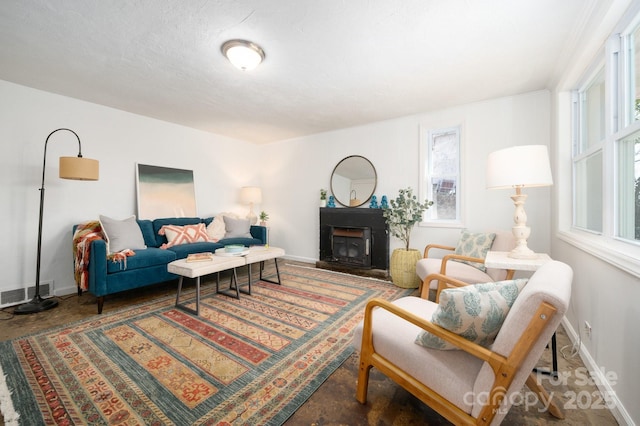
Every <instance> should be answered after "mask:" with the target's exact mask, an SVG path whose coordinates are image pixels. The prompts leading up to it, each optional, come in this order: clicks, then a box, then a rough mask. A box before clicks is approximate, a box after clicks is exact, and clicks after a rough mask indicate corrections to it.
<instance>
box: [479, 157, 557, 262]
mask: <svg viewBox="0 0 640 426" xmlns="http://www.w3.org/2000/svg"><path fill="white" fill-rule="evenodd" d="M486 184H487V188H488V189H505V188H515V190H516V193H515V194H514V195H512V196H511V199H512V200H513V204H514V205H515V213H514V215H513V221H514V223H515V225H514V226H513V228H511V230H512V232H513V236H514V237H515V239H516V247H515V248H514V249H513V250H512V251H511V252H509V257H512V258H515V259H535V258H536V257H538V255H537V254H536V253H534V252H533V250H531V249H530V248H529V247H527V238H529V235H530V234H531V228H529V227H528V226H527V214H526V213H525V211H524V203H525V201H526V200H527V195H526V194H523V193H522V189H523V188H525V187H527V188H530V187H536V186H550V185H552V184H553V179H552V177H551V165H550V164H549V152H548V151H547V147H546V146H545V145H521V146H514V147H511V148H506V149H501V150H499V151H495V152H492V153H491V154H489V158H488V160H487V181H486Z"/></svg>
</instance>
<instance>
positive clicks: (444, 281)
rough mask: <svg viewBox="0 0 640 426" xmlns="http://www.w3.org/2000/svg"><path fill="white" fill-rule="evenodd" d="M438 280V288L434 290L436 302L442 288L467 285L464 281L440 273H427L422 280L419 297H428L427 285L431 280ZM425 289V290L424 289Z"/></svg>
mask: <svg viewBox="0 0 640 426" xmlns="http://www.w3.org/2000/svg"><path fill="white" fill-rule="evenodd" d="M434 280H437V281H438V289H437V290H436V303H438V300H439V299H440V292H441V291H442V290H444V289H447V288H451V287H464V286H466V285H469V283H465V282H464V281H460V280H457V279H455V278H451V277H448V276H446V275H442V274H429V275H427V276H426V277H425V279H424V280H423V281H422V292H421V293H420V297H421V298H423V299H428V298H429V285H430V283H431V281H434ZM425 289H426V291H425Z"/></svg>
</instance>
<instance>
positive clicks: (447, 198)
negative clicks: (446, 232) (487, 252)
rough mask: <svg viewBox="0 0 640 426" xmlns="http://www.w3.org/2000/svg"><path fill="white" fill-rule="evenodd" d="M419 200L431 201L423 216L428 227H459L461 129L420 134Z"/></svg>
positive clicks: (455, 128) (453, 128)
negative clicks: (431, 203) (447, 225)
mask: <svg viewBox="0 0 640 426" xmlns="http://www.w3.org/2000/svg"><path fill="white" fill-rule="evenodd" d="M421 151H422V156H421V176H422V182H421V184H422V185H421V190H420V199H421V200H422V201H424V200H425V199H427V200H431V201H433V205H432V206H431V207H430V208H429V209H428V210H427V212H426V213H425V220H426V221H427V222H429V223H430V224H436V223H440V224H443V225H445V224H459V223H460V222H461V218H460V210H461V209H460V199H461V197H460V181H461V179H460V152H461V151H460V127H452V128H447V129H437V130H429V131H427V132H422V141H421Z"/></svg>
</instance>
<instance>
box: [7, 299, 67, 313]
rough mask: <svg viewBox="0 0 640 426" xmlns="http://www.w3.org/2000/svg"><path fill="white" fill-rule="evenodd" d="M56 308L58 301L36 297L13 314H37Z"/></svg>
mask: <svg viewBox="0 0 640 426" xmlns="http://www.w3.org/2000/svg"><path fill="white" fill-rule="evenodd" d="M56 306H58V299H54V298H51V299H43V298H42V297H40V296H36V297H34V298H33V299H31V301H29V302H27V303H25V304H23V305H20V306H18V307H17V308H16V309H15V310H14V311H13V313H14V314H16V315H23V314H35V313H37V312H42V311H46V310H48V309H51V308H55V307H56Z"/></svg>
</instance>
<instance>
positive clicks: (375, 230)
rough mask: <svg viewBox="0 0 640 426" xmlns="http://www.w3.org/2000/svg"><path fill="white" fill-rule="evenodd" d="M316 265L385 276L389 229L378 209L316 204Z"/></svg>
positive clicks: (357, 273) (387, 263) (359, 273)
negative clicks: (318, 221) (317, 214)
mask: <svg viewBox="0 0 640 426" xmlns="http://www.w3.org/2000/svg"><path fill="white" fill-rule="evenodd" d="M316 266H317V267H318V268H323V269H331V270H336V271H340V272H349V273H353V274H356V275H364V276H373V277H376V278H388V276H389V231H388V229H387V223H386V221H385V219H384V217H383V215H382V210H381V209H368V208H320V256H319V261H318V262H317V263H316Z"/></svg>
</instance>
